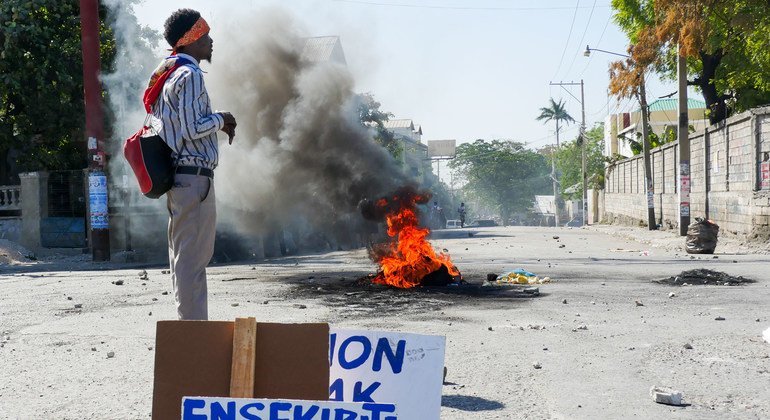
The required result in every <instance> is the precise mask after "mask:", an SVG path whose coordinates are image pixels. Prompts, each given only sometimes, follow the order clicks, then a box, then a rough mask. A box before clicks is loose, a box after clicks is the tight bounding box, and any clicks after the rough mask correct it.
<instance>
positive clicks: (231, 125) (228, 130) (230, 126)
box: [219, 112, 238, 144]
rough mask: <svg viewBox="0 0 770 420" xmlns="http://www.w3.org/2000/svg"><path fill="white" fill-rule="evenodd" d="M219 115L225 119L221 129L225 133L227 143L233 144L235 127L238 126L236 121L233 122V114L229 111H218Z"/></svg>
mask: <svg viewBox="0 0 770 420" xmlns="http://www.w3.org/2000/svg"><path fill="white" fill-rule="evenodd" d="M219 115H221V116H222V119H223V120H224V121H225V126H224V127H222V131H223V132H224V133H225V134H227V137H228V139H227V141H228V143H229V144H233V138H234V137H235V127H237V126H238V123H236V122H235V117H233V114H231V113H229V112H220V113H219Z"/></svg>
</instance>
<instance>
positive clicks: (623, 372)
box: [0, 227, 770, 419]
mask: <svg viewBox="0 0 770 420" xmlns="http://www.w3.org/2000/svg"><path fill="white" fill-rule="evenodd" d="M474 232H475V233H476V234H475V235H473V236H472V237H469V235H468V231H467V230H456V231H445V232H440V234H439V233H437V234H436V235H435V237H436V238H438V239H434V240H433V245H434V246H435V247H436V248H438V249H444V248H446V249H448V250H449V252H450V253H451V256H452V259H453V261H454V262H455V263H456V265H457V267H458V268H459V269H460V271H461V272H462V273H463V276H464V277H465V279H466V281H468V282H469V283H471V285H475V286H476V289H478V290H481V289H482V288H481V287H480V284H481V283H482V282H483V281H484V279H486V275H487V273H503V272H507V271H510V270H513V269H515V268H523V269H525V270H527V271H531V272H533V273H535V274H537V275H539V276H541V277H545V276H548V277H550V278H551V279H553V283H548V284H542V285H537V287H538V288H539V292H540V294H539V295H533V294H524V293H523V292H522V291H521V288H519V289H500V290H492V289H490V290H492V292H487V291H484V292H479V293H477V294H476V293H465V291H460V292H459V293H458V292H455V291H454V290H450V289H421V290H396V289H390V288H376V287H372V286H367V285H363V286H362V285H361V284H357V283H356V279H359V278H361V277H363V276H367V275H369V274H371V273H374V272H376V269H377V267H375V266H374V265H373V264H372V263H371V262H370V261H369V260H368V259H367V258H366V253H365V252H364V251H363V250H357V251H349V252H334V253H329V254H324V255H313V256H306V257H292V258H286V259H281V260H275V261H263V262H255V263H243V264H231V265H220V266H214V267H211V268H210V270H209V273H210V276H209V293H210V303H209V305H210V314H211V318H212V319H215V320H232V319H234V318H235V317H243V316H254V317H256V318H257V320H258V321H270V322H318V321H323V322H330V323H333V324H335V325H338V326H343V327H351V328H367V329H386V330H399V331H406V332H416V333H425V334H440V335H444V336H446V338H447V351H446V365H447V368H448V374H447V377H446V381H447V383H446V384H445V386H444V397H443V402H442V418H445V419H494V418H499V419H517V418H522V419H523V418H557V419H561V418H578V419H582V418H585V419H596V418H631V417H636V418H691V419H704V418H705V419H711V418H713V419H723V418H757V419H760V418H770V385H769V384H770V344H768V343H766V342H765V341H763V340H762V336H761V334H762V331H763V330H766V329H767V328H768V327H770V312H768V309H767V308H768V307H770V293H768V292H769V290H768V284H770V273H768V270H767V269H766V267H767V264H768V257H767V256H766V255H763V254H759V253H750V252H747V249H746V247H745V246H742V245H741V246H740V247H738V246H735V247H732V246H730V243H729V241H723V239H722V238H720V245H719V246H718V247H717V252H716V256H717V257H718V258H713V257H712V256H699V257H694V258H692V257H691V256H690V255H687V254H686V253H685V252H684V251H683V247H684V238H679V237H675V236H674V235H673V234H672V233H668V234H666V233H663V232H655V233H650V234H649V236H648V232H647V231H643V230H641V229H637V230H636V231H629V229H628V228H622V229H621V228H613V227H597V228H590V229H552V228H521V227H518V228H502V227H500V228H482V229H476V230H474ZM628 232H631V235H629V236H632V237H635V238H639V239H640V240H643V241H644V242H637V241H634V240H631V239H628V238H626V237H625V236H622V235H620V234H627V233H628ZM619 233H620V234H619ZM666 235H668V236H666ZM650 238H652V239H650ZM679 244H681V246H680V245H679ZM658 245H659V246H658ZM738 251H740V252H738ZM749 251H750V250H749ZM141 269H146V273H147V275H146V276H144V277H145V278H140V276H139V274H140V271H141ZM165 269H166V267H163V266H154V267H141V268H138V267H134V266H132V267H126V266H120V265H118V264H97V263H90V262H84V261H82V260H78V261H75V262H68V261H67V260H66V259H59V260H56V261H53V262H51V261H39V262H29V263H25V264H21V265H2V266H0V418H119V419H124V418H125V419H134V418H148V417H149V413H150V406H151V396H152V380H153V378H152V372H153V362H154V350H153V349H154V347H153V346H154V339H155V337H154V336H155V323H156V321H158V320H162V319H173V318H174V317H175V310H174V306H173V297H172V295H171V293H170V291H171V283H170V279H169V276H168V275H167V274H163V272H162V271H163V270H165ZM696 269H702V270H713V271H717V272H723V273H726V274H727V275H729V276H733V277H736V278H737V277H739V276H742V277H744V278H750V279H753V280H755V282H754V283H745V284H743V283H741V287H727V286H724V282H723V283H722V285H711V284H707V285H700V286H698V287H681V286H670V285H660V284H656V283H653V280H656V279H658V280H659V279H665V278H669V277H676V276H677V275H680V274H682V273H683V272H685V271H687V270H696ZM120 280H122V281H123V283H122V284H119V281H120ZM506 290H508V291H506ZM467 291H470V289H467ZM674 292H675V293H674ZM652 386H658V387H668V388H674V389H677V390H679V391H682V393H683V396H684V403H686V404H688V405H687V406H684V407H673V406H665V405H660V404H656V403H654V402H653V401H652V399H651V398H650V395H649V390H650V388H651V387H652Z"/></svg>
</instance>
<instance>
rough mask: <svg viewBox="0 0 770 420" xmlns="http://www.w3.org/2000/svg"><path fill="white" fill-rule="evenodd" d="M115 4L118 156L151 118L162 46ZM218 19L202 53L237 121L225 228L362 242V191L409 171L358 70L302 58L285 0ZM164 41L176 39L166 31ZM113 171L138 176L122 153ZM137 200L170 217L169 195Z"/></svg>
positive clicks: (221, 100)
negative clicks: (370, 117)
mask: <svg viewBox="0 0 770 420" xmlns="http://www.w3.org/2000/svg"><path fill="white" fill-rule="evenodd" d="M107 5H108V7H110V8H111V10H112V11H113V14H114V15H115V16H114V22H113V27H114V28H115V31H116V40H117V42H118V57H117V59H116V66H115V67H116V72H115V73H113V74H108V75H105V76H104V77H103V81H104V83H105V86H106V87H107V89H108V91H109V93H110V106H111V109H112V110H113V113H114V114H115V115H116V120H117V121H116V124H115V130H114V136H113V141H112V142H111V145H112V147H111V149H112V153H113V156H115V157H119V156H121V155H122V151H121V150H120V147H121V146H122V141H123V139H125V138H127V137H128V136H130V135H131V134H132V133H133V132H135V131H136V130H137V129H138V128H139V127H140V124H141V122H142V121H143V120H144V115H145V114H144V110H143V108H142V104H141V96H142V93H143V90H144V88H145V86H146V81H147V79H148V78H149V76H150V73H151V72H152V69H154V67H155V66H156V65H157V63H158V62H159V61H160V59H161V58H162V56H161V54H162V52H161V51H159V50H158V51H156V52H155V53H152V52H148V48H147V46H146V45H145V44H143V43H138V42H137V40H138V39H139V36H140V34H141V31H142V30H143V29H142V28H140V27H139V26H138V24H137V22H136V20H135V18H134V17H133V16H131V15H130V14H127V13H124V12H125V10H126V9H127V8H129V7H130V4H129V5H127V3H126V2H125V0H108V1H107ZM202 12H203V11H202ZM204 14H206V16H207V19H209V17H208V14H207V13H204ZM210 23H211V25H212V37H213V39H214V53H213V57H212V63H211V64H209V63H203V64H202V68H203V70H204V71H205V72H207V74H206V76H205V82H206V85H207V89H208V91H209V94H210V96H211V102H212V104H213V107H214V109H215V110H226V111H230V112H232V113H233V115H234V116H235V117H236V119H237V121H238V127H237V129H236V137H235V140H234V142H233V144H232V145H228V144H227V141H225V139H226V136H225V135H224V134H223V133H222V134H220V144H219V146H220V162H219V166H218V168H217V170H216V176H215V185H216V189H217V192H216V195H217V201H218V215H219V217H218V230H220V231H222V230H228V231H230V233H237V234H238V235H239V236H240V237H242V238H251V239H258V238H260V237H264V235H271V234H272V235H275V234H277V233H278V234H279V233H280V232H281V231H288V232H291V233H292V236H294V238H293V239H294V241H295V242H299V241H302V240H303V239H304V238H306V237H307V236H308V235H316V236H318V234H320V236H323V237H324V239H323V242H325V243H326V244H327V246H339V245H345V244H354V243H355V242H356V241H355V240H352V238H353V235H352V234H353V233H355V232H358V231H359V230H360V229H361V225H362V224H363V223H364V220H363V218H362V217H361V215H360V214H359V213H358V210H357V204H358V203H359V201H360V200H362V199H364V198H374V197H377V196H382V195H384V194H386V193H387V192H388V191H391V190H394V189H395V188H396V186H400V185H403V184H405V183H406V182H407V179H406V178H405V177H404V175H403V173H402V170H401V165H400V163H398V162H397V161H396V160H395V159H394V158H393V157H392V156H391V155H390V154H389V153H388V152H387V150H385V149H384V148H383V147H381V146H380V145H379V144H378V143H377V142H376V141H375V140H374V138H373V131H374V130H372V129H371V128H369V127H365V126H363V125H362V124H361V122H360V120H359V115H358V105H359V104H358V103H357V100H358V97H357V96H356V95H355V93H354V81H353V78H352V76H351V74H350V72H349V71H348V70H347V68H346V67H345V66H344V65H341V64H337V63H333V62H321V63H313V62H308V61H304V60H303V58H302V49H303V46H304V43H305V38H306V37H308V36H309V34H308V33H306V31H304V30H303V29H302V27H301V25H300V24H299V23H298V22H296V21H295V20H294V18H293V17H292V16H290V15H289V14H288V13H286V12H284V11H282V10H280V9H277V8H269V9H264V10H261V11H259V12H257V13H254V14H253V15H251V16H220V15H217V16H213V17H212V18H211V19H210ZM159 46H160V47H161V48H164V47H165V46H166V45H165V41H164V40H162V38H161V40H160V42H159ZM155 48H156V49H157V47H155ZM111 173H112V175H113V179H119V178H117V175H122V174H125V173H127V174H129V175H128V176H129V178H130V179H129V180H128V182H129V184H130V186H133V185H135V184H134V183H135V180H134V179H133V175H132V174H131V172H130V170H127V169H126V165H125V162H124V160H123V159H112V164H111ZM118 183H120V181H118ZM138 201H139V204H140V205H145V206H149V207H156V208H157V209H158V212H159V215H161V216H165V211H162V210H160V207H161V206H163V207H165V199H164V198H161V199H160V200H146V199H143V198H139V200H138ZM149 202H151V203H149ZM161 223H162V222H161ZM152 224H153V225H159V226H162V225H160V224H159V223H152ZM137 227H138V226H136V225H135V226H133V228H132V230H136V229H137ZM148 230H152V231H156V230H157V228H155V229H148ZM156 233H157V232H155V234H156Z"/></svg>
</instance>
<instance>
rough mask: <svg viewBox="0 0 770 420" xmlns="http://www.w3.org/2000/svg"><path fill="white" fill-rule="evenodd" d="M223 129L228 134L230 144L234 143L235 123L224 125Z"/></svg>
mask: <svg viewBox="0 0 770 420" xmlns="http://www.w3.org/2000/svg"><path fill="white" fill-rule="evenodd" d="M222 131H224V132H225V134H227V142H228V143H229V144H233V138H234V137H235V125H234V124H227V125H225V126H224V127H222Z"/></svg>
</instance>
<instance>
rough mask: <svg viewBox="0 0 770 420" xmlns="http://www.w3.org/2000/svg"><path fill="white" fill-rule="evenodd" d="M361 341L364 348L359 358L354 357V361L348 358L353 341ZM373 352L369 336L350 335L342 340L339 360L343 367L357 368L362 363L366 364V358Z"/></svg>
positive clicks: (348, 368) (347, 368)
mask: <svg viewBox="0 0 770 420" xmlns="http://www.w3.org/2000/svg"><path fill="white" fill-rule="evenodd" d="M356 342H358V343H361V345H362V346H364V347H363V350H362V351H361V355H360V356H358V357H357V358H355V359H353V360H352V361H350V360H348V359H347V358H348V351H347V350H348V347H349V346H350V345H351V344H352V343H356ZM371 352H372V343H371V342H370V341H369V338H368V337H364V336H362V335H354V336H352V337H348V338H347V339H346V340H345V341H343V342H342V344H341V345H340V355H339V361H340V366H342V368H343V369H346V370H350V369H355V368H357V367H359V366H361V365H363V364H364V362H365V361H366V359H368V358H369V355H370V354H371Z"/></svg>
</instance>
